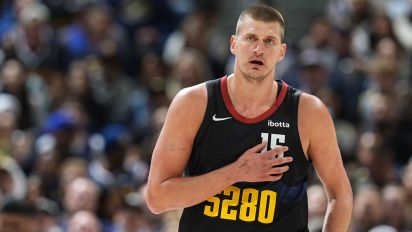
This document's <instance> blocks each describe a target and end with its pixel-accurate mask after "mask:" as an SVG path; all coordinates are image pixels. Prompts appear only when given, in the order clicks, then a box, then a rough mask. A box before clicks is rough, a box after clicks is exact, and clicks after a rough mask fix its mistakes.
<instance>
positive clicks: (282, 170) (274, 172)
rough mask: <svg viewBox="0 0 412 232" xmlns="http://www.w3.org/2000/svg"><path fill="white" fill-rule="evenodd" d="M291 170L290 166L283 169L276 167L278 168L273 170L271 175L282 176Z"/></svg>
mask: <svg viewBox="0 0 412 232" xmlns="http://www.w3.org/2000/svg"><path fill="white" fill-rule="evenodd" d="M288 170H289V166H282V167H276V168H272V169H271V170H270V175H271V176H273V175H280V174H283V173H284V172H286V171H288Z"/></svg>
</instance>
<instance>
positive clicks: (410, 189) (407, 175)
mask: <svg viewBox="0 0 412 232" xmlns="http://www.w3.org/2000/svg"><path fill="white" fill-rule="evenodd" d="M402 186H403V187H404V189H405V195H406V200H405V201H406V202H405V209H406V215H408V218H407V228H408V229H409V230H411V229H412V217H410V216H409V215H412V160H410V161H409V162H408V163H407V164H406V165H405V167H404V169H403V173H402Z"/></svg>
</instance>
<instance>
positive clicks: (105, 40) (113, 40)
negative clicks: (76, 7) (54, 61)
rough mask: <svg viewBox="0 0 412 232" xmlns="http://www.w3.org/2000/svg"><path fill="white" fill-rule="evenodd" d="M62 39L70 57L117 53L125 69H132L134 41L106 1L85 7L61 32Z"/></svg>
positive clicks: (102, 55) (106, 55) (114, 54)
mask: <svg viewBox="0 0 412 232" xmlns="http://www.w3.org/2000/svg"><path fill="white" fill-rule="evenodd" d="M60 37H61V43H62V44H63V46H64V47H65V48H66V50H67V51H68V52H69V54H68V56H69V57H70V61H71V62H72V61H74V60H78V59H83V58H85V57H87V56H91V55H92V56H98V57H116V59H117V61H118V62H119V63H120V64H121V67H122V69H123V70H130V69H131V68H133V67H128V66H127V63H128V62H131V60H132V59H131V58H132V57H130V52H131V49H130V47H131V46H130V41H129V39H128V38H127V36H126V34H125V31H124V29H123V28H122V27H120V26H119V25H118V24H116V22H115V21H114V19H113V14H112V12H111V9H110V8H108V7H107V6H105V5H104V4H98V3H96V4H90V5H88V6H86V7H84V8H83V9H82V11H81V13H80V14H79V18H78V19H77V20H73V21H72V23H71V24H70V25H68V26H67V27H65V28H63V29H62V31H61V32H60Z"/></svg>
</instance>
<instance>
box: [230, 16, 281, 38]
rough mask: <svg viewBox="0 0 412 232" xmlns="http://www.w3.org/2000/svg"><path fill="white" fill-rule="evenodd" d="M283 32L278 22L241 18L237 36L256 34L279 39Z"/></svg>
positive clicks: (247, 17) (248, 17)
mask: <svg viewBox="0 0 412 232" xmlns="http://www.w3.org/2000/svg"><path fill="white" fill-rule="evenodd" d="M282 32H283V29H282V26H281V25H280V23H279V22H276V21H269V22H264V21H262V20H257V19H254V18H252V17H250V16H245V17H243V18H242V19H241V20H240V21H239V23H238V33H239V35H245V34H256V35H259V36H272V37H276V38H278V37H280V36H281V33H282Z"/></svg>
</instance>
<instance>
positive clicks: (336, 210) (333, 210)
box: [322, 194, 353, 232]
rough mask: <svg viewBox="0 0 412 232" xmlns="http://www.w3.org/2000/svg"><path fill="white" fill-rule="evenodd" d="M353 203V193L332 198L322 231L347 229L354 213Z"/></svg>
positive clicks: (329, 231)
mask: <svg viewBox="0 0 412 232" xmlns="http://www.w3.org/2000/svg"><path fill="white" fill-rule="evenodd" d="M352 203H353V202H352V195H351V194H348V195H347V196H340V197H337V198H332V199H330V200H329V202H328V208H327V211H326V215H325V220H324V223H323V230H322V231H324V232H335V231H347V230H348V227H349V223H350V220H351V215H352Z"/></svg>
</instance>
